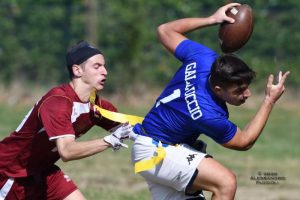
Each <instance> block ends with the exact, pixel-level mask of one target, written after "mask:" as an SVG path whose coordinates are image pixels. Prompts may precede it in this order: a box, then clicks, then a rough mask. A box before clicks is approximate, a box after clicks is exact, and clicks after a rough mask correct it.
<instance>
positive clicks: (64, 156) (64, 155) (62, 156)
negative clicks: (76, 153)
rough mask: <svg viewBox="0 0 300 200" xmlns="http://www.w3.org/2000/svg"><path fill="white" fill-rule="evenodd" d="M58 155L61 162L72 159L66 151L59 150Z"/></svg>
mask: <svg viewBox="0 0 300 200" xmlns="http://www.w3.org/2000/svg"><path fill="white" fill-rule="evenodd" d="M59 156H60V159H61V160H62V161H63V162H68V161H71V160H73V159H72V157H71V155H70V154H69V153H68V152H65V151H61V152H59Z"/></svg>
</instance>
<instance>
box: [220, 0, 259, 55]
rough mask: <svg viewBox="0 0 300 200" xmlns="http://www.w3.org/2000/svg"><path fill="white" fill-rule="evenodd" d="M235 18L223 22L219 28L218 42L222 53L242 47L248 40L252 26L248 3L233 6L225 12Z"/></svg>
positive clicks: (250, 10)
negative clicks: (230, 21)
mask: <svg viewBox="0 0 300 200" xmlns="http://www.w3.org/2000/svg"><path fill="white" fill-rule="evenodd" d="M226 14H227V16H229V17H231V18H233V19H235V22H234V23H229V22H224V23H222V24H221V25H220V28H219V43H220V47H221V49H222V51H223V52H224V53H232V52H235V51H237V50H239V49H240V48H241V47H243V46H244V45H245V44H246V43H247V41H248V40H249V38H250V36H251V34H252V32H253V27H254V22H253V15H252V9H251V7H250V6H249V5H247V4H243V5H240V6H235V7H233V8H231V9H229V10H228V11H227V12H226Z"/></svg>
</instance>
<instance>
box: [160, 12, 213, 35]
mask: <svg viewBox="0 0 300 200" xmlns="http://www.w3.org/2000/svg"><path fill="white" fill-rule="evenodd" d="M216 23H217V21H216V19H215V18H213V17H212V16H210V17H206V18H183V19H179V20H175V21H171V22H168V23H165V24H162V25H160V26H159V28H158V29H159V30H161V32H164V33H168V34H172V33H174V34H176V33H179V34H186V33H189V32H191V31H193V30H196V29H199V28H203V27H206V26H209V25H213V24H216Z"/></svg>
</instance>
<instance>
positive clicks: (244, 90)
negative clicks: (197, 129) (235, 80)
mask: <svg viewBox="0 0 300 200" xmlns="http://www.w3.org/2000/svg"><path fill="white" fill-rule="evenodd" d="M248 87H249V84H242V85H233V86H230V87H228V88H226V89H223V88H221V89H220V92H219V95H220V97H221V98H222V99H223V100H224V101H226V102H227V103H229V104H230V105H234V106H239V105H241V104H243V103H245V102H246V100H247V99H248V97H250V96H251V92H250V89H249V88H248Z"/></svg>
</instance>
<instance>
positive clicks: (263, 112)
mask: <svg viewBox="0 0 300 200" xmlns="http://www.w3.org/2000/svg"><path fill="white" fill-rule="evenodd" d="M273 106H274V104H273V103H272V102H270V101H269V100H268V99H264V101H263V103H262V104H261V106H260V108H259V110H258V111H257V113H256V114H255V116H254V117H253V119H252V120H251V121H250V122H249V123H248V124H247V125H246V126H245V128H244V129H243V131H242V134H243V136H244V138H245V139H244V141H245V146H248V148H249V147H251V146H252V145H253V144H254V143H255V141H256V140H257V139H258V137H259V136H260V134H261V133H262V131H263V129H264V127H265V125H266V123H267V121H268V118H269V116H270V113H271V111H272V109H273Z"/></svg>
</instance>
